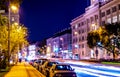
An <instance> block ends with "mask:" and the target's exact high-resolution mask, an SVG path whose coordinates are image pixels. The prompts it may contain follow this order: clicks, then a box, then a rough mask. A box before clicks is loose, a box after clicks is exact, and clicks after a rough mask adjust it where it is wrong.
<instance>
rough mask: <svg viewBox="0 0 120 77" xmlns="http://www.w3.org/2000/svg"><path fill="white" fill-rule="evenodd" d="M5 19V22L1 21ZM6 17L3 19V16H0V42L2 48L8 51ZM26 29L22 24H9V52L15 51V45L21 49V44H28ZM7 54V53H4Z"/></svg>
mask: <svg viewBox="0 0 120 77" xmlns="http://www.w3.org/2000/svg"><path fill="white" fill-rule="evenodd" d="M3 21H6V22H3ZM6 23H7V18H5V19H4V16H1V17H0V24H1V25H0V44H1V46H2V50H4V51H5V52H7V51H8V25H7V24H6ZM27 33H28V30H27V28H26V27H25V26H24V25H15V24H12V25H10V53H11V54H12V52H15V51H16V47H17V48H18V46H19V48H20V49H22V45H23V44H25V45H27V44H28V41H27V36H28V34H27ZM6 55H7V54H6Z"/></svg>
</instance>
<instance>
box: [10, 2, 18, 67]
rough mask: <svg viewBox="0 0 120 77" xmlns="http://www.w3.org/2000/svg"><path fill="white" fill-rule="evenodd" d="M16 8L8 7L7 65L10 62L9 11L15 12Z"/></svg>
mask: <svg viewBox="0 0 120 77" xmlns="http://www.w3.org/2000/svg"><path fill="white" fill-rule="evenodd" d="M9 2H10V1H9ZM17 10H18V8H17V7H16V6H14V5H10V3H9V6H8V65H9V61H10V25H11V23H10V22H11V19H10V18H11V11H17Z"/></svg>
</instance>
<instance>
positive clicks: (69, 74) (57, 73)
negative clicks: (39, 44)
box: [49, 64, 77, 77]
mask: <svg viewBox="0 0 120 77" xmlns="http://www.w3.org/2000/svg"><path fill="white" fill-rule="evenodd" d="M49 74H50V75H49V77H77V75H76V73H75V71H74V69H72V68H71V66H70V65H69V64H54V65H53V66H52V67H51V68H50V72H49Z"/></svg>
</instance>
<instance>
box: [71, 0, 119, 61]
mask: <svg viewBox="0 0 120 77" xmlns="http://www.w3.org/2000/svg"><path fill="white" fill-rule="evenodd" d="M115 22H120V1H119V0H91V4H90V6H88V7H87V8H85V13H84V14H82V15H80V16H78V17H76V18H74V19H73V20H72V22H71V23H70V24H71V28H72V51H73V57H74V59H90V58H96V56H95V49H90V48H89V47H88V45H87V34H88V32H90V31H92V30H97V29H98V28H99V26H103V25H104V24H105V23H115ZM98 58H99V59H100V58H107V53H106V50H105V49H99V50H98Z"/></svg>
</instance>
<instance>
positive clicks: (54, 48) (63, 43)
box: [47, 29, 72, 59]
mask: <svg viewBox="0 0 120 77" xmlns="http://www.w3.org/2000/svg"><path fill="white" fill-rule="evenodd" d="M71 49H72V45H71V29H65V30H63V31H61V32H58V33H56V34H55V35H54V36H53V37H51V38H49V39H47V52H48V55H49V56H51V57H58V58H63V59H71V58H72V51H71Z"/></svg>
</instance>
